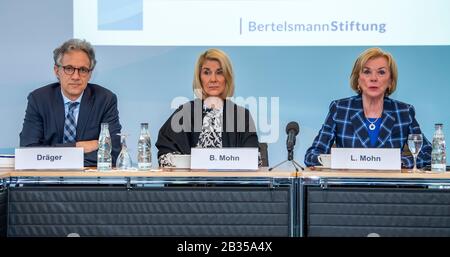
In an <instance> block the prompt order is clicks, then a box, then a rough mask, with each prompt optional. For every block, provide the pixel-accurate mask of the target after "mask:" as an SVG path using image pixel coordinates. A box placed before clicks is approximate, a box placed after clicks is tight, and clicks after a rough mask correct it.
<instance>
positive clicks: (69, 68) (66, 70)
mask: <svg viewBox="0 0 450 257" xmlns="http://www.w3.org/2000/svg"><path fill="white" fill-rule="evenodd" d="M58 67H60V68H62V69H63V71H64V73H66V74H67V75H73V74H74V73H75V71H76V70H78V75H80V76H82V77H86V76H87V75H88V74H89V73H90V72H91V70H90V69H88V68H86V67H80V68H75V67H72V66H70V65H68V66H62V65H58Z"/></svg>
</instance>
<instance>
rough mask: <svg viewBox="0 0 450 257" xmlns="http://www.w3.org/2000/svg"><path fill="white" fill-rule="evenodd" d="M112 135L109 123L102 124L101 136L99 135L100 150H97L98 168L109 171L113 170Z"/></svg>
mask: <svg viewBox="0 0 450 257" xmlns="http://www.w3.org/2000/svg"><path fill="white" fill-rule="evenodd" d="M111 150H112V145H111V136H110V134H109V127H108V123H102V124H101V130H100V136H99V137H98V151H97V170H98V171H107V170H111V164H112V157H111Z"/></svg>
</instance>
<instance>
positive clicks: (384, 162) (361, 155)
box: [331, 148, 401, 170]
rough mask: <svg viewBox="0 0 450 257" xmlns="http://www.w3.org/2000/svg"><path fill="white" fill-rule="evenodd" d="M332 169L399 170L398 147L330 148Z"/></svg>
mask: <svg viewBox="0 0 450 257" xmlns="http://www.w3.org/2000/svg"><path fill="white" fill-rule="evenodd" d="M331 168H332V169H368V170H400V169H401V155H400V149H399V148H331Z"/></svg>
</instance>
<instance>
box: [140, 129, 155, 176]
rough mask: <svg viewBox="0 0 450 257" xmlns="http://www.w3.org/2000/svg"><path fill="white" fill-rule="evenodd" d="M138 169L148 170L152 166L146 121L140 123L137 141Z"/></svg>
mask: <svg viewBox="0 0 450 257" xmlns="http://www.w3.org/2000/svg"><path fill="white" fill-rule="evenodd" d="M137 159H138V169H139V170H150V169H151V167H152V152H151V140H150V133H149V131H148V123H141V134H140V135H139V141H138V156H137Z"/></svg>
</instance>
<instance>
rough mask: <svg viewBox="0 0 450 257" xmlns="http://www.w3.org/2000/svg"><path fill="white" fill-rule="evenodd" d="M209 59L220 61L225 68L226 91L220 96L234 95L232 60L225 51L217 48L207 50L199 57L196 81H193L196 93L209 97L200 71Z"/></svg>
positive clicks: (223, 68)
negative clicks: (204, 88) (204, 89)
mask: <svg viewBox="0 0 450 257" xmlns="http://www.w3.org/2000/svg"><path fill="white" fill-rule="evenodd" d="M207 60H210V61H218V62H219V63H220V66H221V68H222V70H223V75H224V77H225V91H224V93H223V94H222V95H221V96H220V97H221V98H222V99H225V98H227V97H230V96H233V95H234V75H233V67H232V65H231V61H230V59H229V58H228V56H227V54H226V53H225V52H223V51H222V50H219V49H215V48H211V49H208V50H206V51H205V52H204V53H202V54H201V55H200V56H199V57H198V60H197V63H196V64H195V69H194V81H193V83H192V88H193V90H194V94H195V95H196V96H197V97H198V98H200V99H205V98H206V97H207V95H206V93H205V92H204V91H203V87H202V82H201V80H200V72H201V70H202V66H203V64H204V63H205V61H207Z"/></svg>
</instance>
